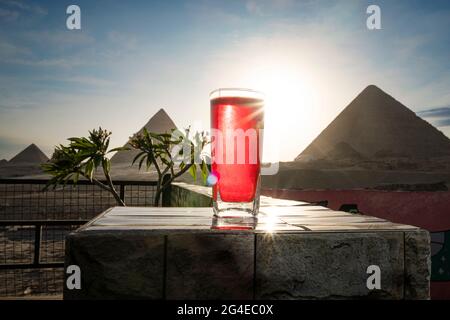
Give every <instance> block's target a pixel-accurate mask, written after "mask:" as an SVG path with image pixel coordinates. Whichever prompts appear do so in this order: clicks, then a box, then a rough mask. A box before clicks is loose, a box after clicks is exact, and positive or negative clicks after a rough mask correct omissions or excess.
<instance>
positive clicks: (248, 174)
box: [210, 89, 264, 219]
mask: <svg viewBox="0 0 450 320" xmlns="http://www.w3.org/2000/svg"><path fill="white" fill-rule="evenodd" d="M210 102H211V160H212V166H211V167H212V170H211V175H210V177H212V178H211V179H210V180H212V181H211V182H210V184H212V185H213V207H214V214H215V216H216V217H223V218H252V219H253V218H256V216H257V214H258V210H259V195H260V170H261V155H262V140H263V136H262V133H263V129H264V112H263V111H264V110H263V106H264V98H263V95H262V93H260V92H257V91H253V90H248V89H217V90H214V91H213V92H211V94H210Z"/></svg>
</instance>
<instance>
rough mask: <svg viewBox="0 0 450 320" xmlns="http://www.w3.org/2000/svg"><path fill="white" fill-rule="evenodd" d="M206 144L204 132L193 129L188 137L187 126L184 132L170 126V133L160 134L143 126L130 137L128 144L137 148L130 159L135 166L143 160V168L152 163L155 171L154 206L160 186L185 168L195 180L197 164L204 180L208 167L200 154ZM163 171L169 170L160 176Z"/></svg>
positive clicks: (156, 202)
mask: <svg viewBox="0 0 450 320" xmlns="http://www.w3.org/2000/svg"><path fill="white" fill-rule="evenodd" d="M206 144H208V141H207V137H206V134H205V133H204V132H201V133H199V132H196V133H195V134H194V137H193V138H191V137H190V129H189V128H188V129H186V130H185V132H184V133H183V132H181V131H179V130H173V131H172V133H160V134H158V133H152V132H148V131H147V130H146V129H145V128H144V132H143V133H142V134H138V135H136V136H134V137H132V138H131V140H130V145H131V146H132V147H133V148H135V149H137V150H139V151H140V152H139V153H138V154H137V155H136V157H135V158H134V159H133V164H134V163H136V162H138V163H139V169H141V167H142V166H143V165H144V164H145V166H146V169H147V170H148V169H150V168H151V167H152V166H153V167H154V168H155V170H156V172H157V174H158V184H157V186H156V194H155V200H154V205H155V206H158V205H159V201H160V198H161V194H162V192H163V190H165V189H166V188H168V187H169V186H170V184H171V183H172V182H173V181H174V180H175V179H176V178H178V177H180V176H181V175H183V174H184V173H186V172H189V173H190V174H191V176H192V177H193V178H194V180H196V179H197V168H200V171H201V173H202V177H203V181H206V178H207V177H208V172H209V169H208V165H207V159H206V157H205V156H203V154H202V150H203V148H204V147H205V145H206ZM180 158H182V160H180ZM166 174H170V177H169V178H168V179H164V176H166Z"/></svg>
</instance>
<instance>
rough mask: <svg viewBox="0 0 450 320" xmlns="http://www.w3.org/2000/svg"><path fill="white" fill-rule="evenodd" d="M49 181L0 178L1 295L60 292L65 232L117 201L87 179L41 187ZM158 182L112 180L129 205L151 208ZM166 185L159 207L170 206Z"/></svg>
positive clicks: (75, 227) (121, 196)
mask: <svg viewBox="0 0 450 320" xmlns="http://www.w3.org/2000/svg"><path fill="white" fill-rule="evenodd" d="M47 182H48V180H36V179H0V297H1V296H22V295H25V296H26V295H28V294H34V295H40V294H43V295H49V294H61V293H62V289H63V287H62V285H63V266H64V239H65V236H66V235H67V234H68V233H69V232H71V231H73V230H75V229H77V228H78V227H79V226H81V225H83V224H84V223H86V222H87V221H89V220H90V219H92V218H94V217H95V216H97V215H98V214H100V213H101V212H103V211H104V210H106V209H108V208H110V207H112V206H115V205H117V203H116V201H115V199H114V198H113V197H112V195H111V194H110V193H109V192H107V191H105V190H103V189H101V188H99V187H97V186H95V185H92V184H91V183H90V182H89V181H84V180H82V181H78V183H77V184H76V185H74V184H73V183H71V182H69V183H68V184H67V185H66V186H64V187H62V186H61V187H57V188H56V189H55V190H52V189H50V190H47V191H44V190H43V188H44V186H45V185H46V184H47ZM156 185H157V182H156V181H115V182H114V186H115V188H116V190H117V191H118V193H119V194H120V198H121V199H122V200H123V201H124V202H125V203H126V204H127V205H129V206H153V202H154V197H155V193H156ZM169 201H170V189H169V190H166V191H165V192H163V195H162V205H163V206H165V205H169V203H168V202H169Z"/></svg>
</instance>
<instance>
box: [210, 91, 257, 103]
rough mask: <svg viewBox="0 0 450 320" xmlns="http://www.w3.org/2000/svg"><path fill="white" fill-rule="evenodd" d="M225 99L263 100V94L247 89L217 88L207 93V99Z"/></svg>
mask: <svg viewBox="0 0 450 320" xmlns="http://www.w3.org/2000/svg"><path fill="white" fill-rule="evenodd" d="M225 97H238V98H256V99H260V100H264V93H262V92H261V91H257V90H253V89H247V88H218V89H215V90H213V91H211V92H210V93H209V99H210V100H213V99H216V98H225Z"/></svg>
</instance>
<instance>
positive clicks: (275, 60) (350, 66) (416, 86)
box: [0, 0, 450, 160]
mask: <svg viewBox="0 0 450 320" xmlns="http://www.w3.org/2000/svg"><path fill="white" fill-rule="evenodd" d="M70 4H77V5H79V6H80V8H81V27H82V29H81V30H67V28H66V18H67V14H66V8H67V6H68V5H70ZM369 4H377V5H379V6H380V8H381V21H382V29H381V30H372V31H371V30H368V29H367V28H366V19H367V17H368V15H367V14H366V8H367V6H368V5H369ZM448 30H450V2H449V1H446V0H442V1H438V0H434V1H416V0H405V1H400V0H399V1H356V0H355V1H351V0H342V1H331V0H329V1H310V0H304V1H294V0H274V1H269V0H260V1H256V0H243V1H233V0H231V1H230V0H229V1H201V0H195V1H194V0H192V1H160V2H159V1H126V2H125V1H16V0H0V158H6V159H9V158H10V157H12V156H13V155H14V154H16V153H17V152H18V151H20V150H21V149H22V148H23V147H24V146H26V145H28V144H30V143H32V142H34V143H36V144H37V145H39V146H40V147H41V148H42V149H43V150H44V151H45V152H46V153H47V154H49V155H50V153H51V150H52V147H53V146H54V145H55V144H58V143H62V142H64V140H65V139H66V138H67V137H70V136H75V135H83V134H86V132H87V131H88V130H90V129H92V128H95V127H98V126H102V127H105V128H107V129H109V130H111V131H112V132H113V139H112V143H113V144H114V145H115V146H119V145H122V144H123V143H125V142H126V140H127V139H128V137H129V136H130V135H131V134H132V133H133V132H135V131H137V130H138V129H139V128H140V127H141V126H142V125H144V124H145V123H146V122H147V120H148V119H149V118H150V117H151V115H152V114H153V113H155V112H156V111H157V110H159V109H160V108H162V107H163V108H165V110H166V111H167V112H168V113H169V114H170V115H171V117H172V118H173V120H174V121H175V123H176V124H177V125H178V126H179V127H185V126H187V125H193V126H194V128H198V129H201V128H207V127H208V126H209V100H208V94H209V92H210V91H211V90H213V89H215V88H218V87H250V88H254V89H259V90H262V91H264V92H265V93H266V95H268V98H269V100H270V99H272V104H271V105H269V106H268V110H267V115H266V136H265V137H267V138H268V139H267V140H268V141H269V140H270V141H271V144H269V145H268V147H267V148H265V157H266V160H291V159H293V158H294V157H295V156H296V155H297V154H298V153H300V151H302V150H303V148H304V147H306V145H307V144H308V143H309V142H311V140H312V139H313V138H314V137H315V136H316V135H317V134H319V133H320V131H321V130H323V129H324V128H325V126H326V125H327V124H328V123H329V122H330V121H331V120H333V119H334V117H336V115H337V114H338V113H339V112H340V111H341V110H342V109H343V108H344V107H345V106H346V105H347V104H348V103H349V102H350V101H351V100H352V99H353V98H354V97H355V96H356V95H357V94H358V93H359V92H360V91H361V90H362V89H363V88H364V87H366V86H367V85H369V84H376V85H377V86H379V87H380V88H381V89H383V90H385V91H386V92H388V93H389V94H391V95H393V96H394V97H395V98H396V99H398V100H399V101H401V102H403V103H404V104H405V105H407V106H408V107H410V108H411V109H412V110H414V111H416V112H418V113H419V114H420V115H421V116H423V117H425V119H427V120H428V121H430V122H432V123H433V124H435V125H436V126H438V128H439V129H440V130H442V131H443V132H444V133H445V134H446V135H447V136H450V59H449V56H450V33H449V32H448ZM280 139H282V141H283V142H282V143H279V140H280ZM277 141H278V143H277Z"/></svg>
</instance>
